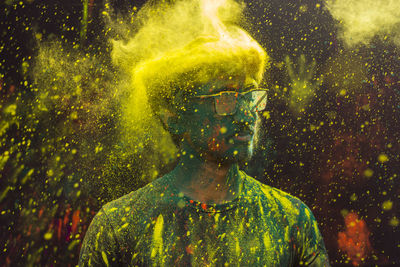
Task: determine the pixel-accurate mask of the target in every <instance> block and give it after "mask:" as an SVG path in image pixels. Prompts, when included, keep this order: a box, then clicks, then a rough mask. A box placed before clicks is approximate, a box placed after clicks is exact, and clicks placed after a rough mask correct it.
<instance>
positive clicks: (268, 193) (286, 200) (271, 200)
mask: <svg viewBox="0 0 400 267" xmlns="http://www.w3.org/2000/svg"><path fill="white" fill-rule="evenodd" d="M247 181H248V186H249V190H250V191H251V193H250V195H252V197H253V198H254V197H255V199H260V202H261V204H263V206H265V207H266V208H267V209H269V210H273V211H274V212H277V213H281V214H284V215H287V216H289V217H291V218H293V219H294V218H298V216H299V215H300V214H301V213H304V212H305V213H309V211H310V209H309V208H308V206H307V205H306V204H305V203H304V202H303V201H301V200H300V199H299V198H297V197H295V196H293V195H291V194H289V193H287V192H284V191H283V190H280V189H278V188H275V187H272V186H269V185H266V184H264V183H261V182H260V181H258V180H256V179H254V178H252V177H250V176H248V175H247Z"/></svg>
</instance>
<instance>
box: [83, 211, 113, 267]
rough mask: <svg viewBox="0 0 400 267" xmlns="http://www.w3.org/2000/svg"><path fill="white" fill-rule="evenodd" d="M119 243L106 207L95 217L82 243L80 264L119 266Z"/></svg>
mask: <svg viewBox="0 0 400 267" xmlns="http://www.w3.org/2000/svg"><path fill="white" fill-rule="evenodd" d="M118 251H119V245H118V242H117V239H116V236H115V232H114V229H113V228H112V226H111V223H110V221H109V220H108V218H107V215H106V213H105V211H104V209H101V210H100V211H99V212H98V213H97V214H96V216H95V217H94V218H93V221H92V223H91V224H90V226H89V229H88V231H87V232H86V235H85V239H84V241H83V244H82V248H81V252H80V256H79V266H80V267H84V266H119V265H120V264H119V263H120V261H121V259H120V256H119V253H118Z"/></svg>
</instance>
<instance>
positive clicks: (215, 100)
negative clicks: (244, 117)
mask: <svg viewBox="0 0 400 267" xmlns="http://www.w3.org/2000/svg"><path fill="white" fill-rule="evenodd" d="M254 91H263V92H265V94H264V95H263V96H262V97H261V98H260V99H259V100H258V102H257V103H256V104H255V105H254V107H252V108H251V110H250V111H251V112H254V110H255V109H256V107H257V106H258V104H260V103H261V101H263V100H264V99H265V98H267V97H268V91H267V89H260V88H253V89H250V90H248V91H245V92H237V91H221V92H218V93H215V94H211V95H196V96H192V97H191V98H197V99H207V98H210V97H213V98H214V109H215V113H216V114H218V115H220V116H230V115H234V114H235V113H236V112H237V101H238V96H239V95H240V96H242V97H243V96H244V95H246V94H248V93H251V92H254ZM226 93H234V94H236V98H235V110H234V111H233V112H232V113H226V114H219V113H218V112H217V107H216V105H217V98H216V96H221V95H222V94H226ZM261 111H262V110H260V111H258V112H261Z"/></svg>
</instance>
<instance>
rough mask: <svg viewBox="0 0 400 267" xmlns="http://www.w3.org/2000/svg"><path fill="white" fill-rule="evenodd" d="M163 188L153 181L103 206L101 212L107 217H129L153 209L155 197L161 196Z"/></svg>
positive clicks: (156, 181)
mask: <svg viewBox="0 0 400 267" xmlns="http://www.w3.org/2000/svg"><path fill="white" fill-rule="evenodd" d="M162 191H163V188H162V187H161V185H160V183H159V182H158V180H154V181H153V182H150V183H149V184H147V185H145V186H144V187H142V188H139V189H137V190H135V191H132V192H130V193H128V194H126V195H124V196H122V197H120V198H118V199H115V200H113V201H111V202H108V203H107V204H105V205H104V206H103V207H102V209H101V211H102V212H103V213H105V214H107V216H109V217H119V218H121V217H128V215H130V216H129V217H131V216H132V215H134V214H138V213H140V212H143V211H148V210H149V209H151V207H155V202H156V201H157V197H156V196H157V195H160V194H162Z"/></svg>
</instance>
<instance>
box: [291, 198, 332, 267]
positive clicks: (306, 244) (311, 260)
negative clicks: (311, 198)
mask: <svg viewBox="0 0 400 267" xmlns="http://www.w3.org/2000/svg"><path fill="white" fill-rule="evenodd" d="M297 240H298V243H299V244H298V245H299V246H298V249H299V251H298V256H299V258H298V264H299V265H300V266H313V267H317V266H318V267H320V266H324V267H325V266H327V267H329V266H330V264H329V258H328V253H327V252H326V249H325V245H324V241H323V239H322V236H321V233H320V231H319V229H318V224H317V221H316V220H315V218H314V215H313V214H312V212H311V210H310V209H309V208H308V207H307V206H306V205H305V204H303V205H302V207H301V210H300V217H299V225H298V230H297Z"/></svg>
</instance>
